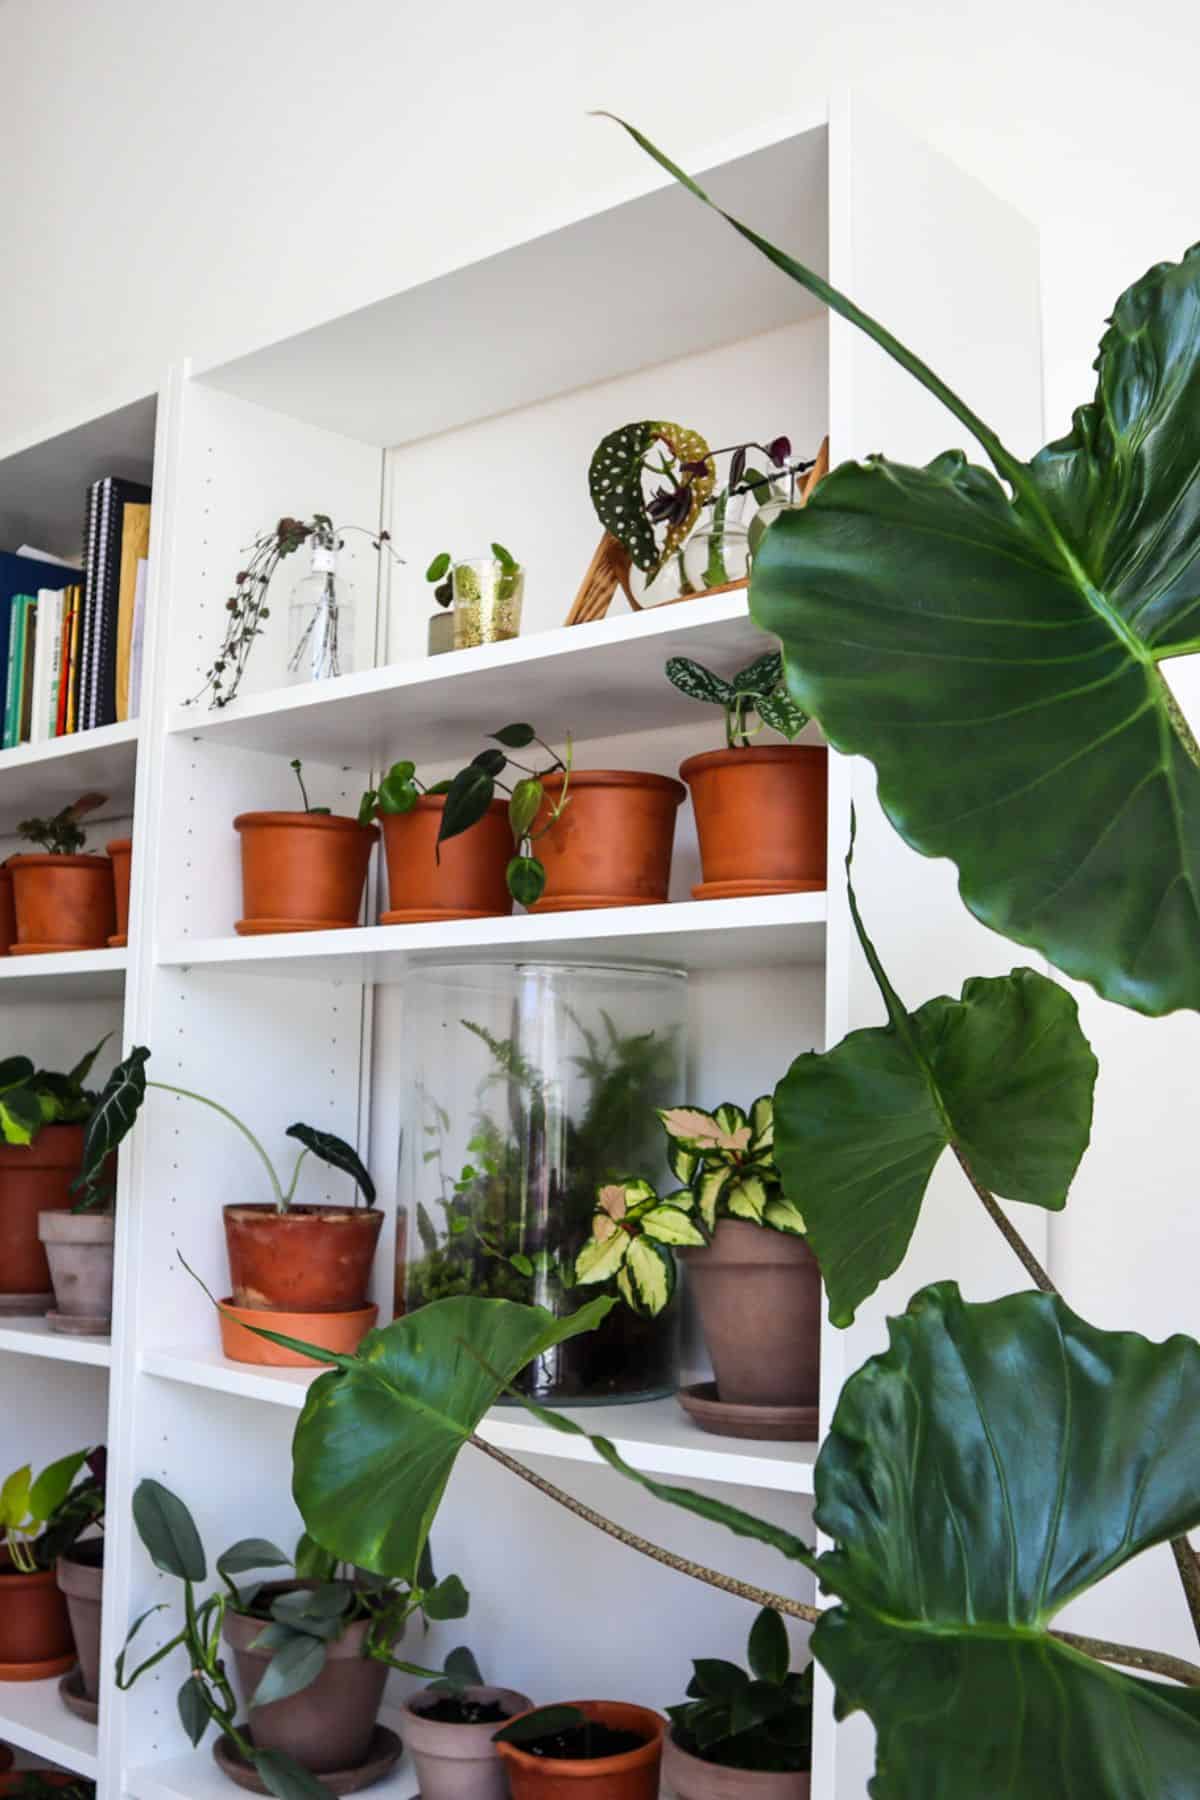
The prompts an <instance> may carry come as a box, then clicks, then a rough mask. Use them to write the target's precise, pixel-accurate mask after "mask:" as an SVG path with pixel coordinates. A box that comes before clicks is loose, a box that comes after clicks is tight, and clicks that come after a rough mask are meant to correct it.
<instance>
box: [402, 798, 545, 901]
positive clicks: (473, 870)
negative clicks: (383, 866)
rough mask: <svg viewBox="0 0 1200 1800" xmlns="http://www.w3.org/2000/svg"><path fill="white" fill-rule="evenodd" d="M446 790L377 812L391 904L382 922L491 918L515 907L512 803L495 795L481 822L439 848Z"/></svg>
mask: <svg viewBox="0 0 1200 1800" xmlns="http://www.w3.org/2000/svg"><path fill="white" fill-rule="evenodd" d="M445 805H446V801H445V796H444V795H442V794H422V796H421V798H420V799H419V800H418V801H417V804H416V805H415V806H414V807H413V809H412V811H411V812H406V813H376V815H375V817H376V818H377V819H378V820H379V822H380V824H381V825H382V826H383V848H384V853H385V855H386V856H387V872H388V899H389V901H390V908H389V910H388V911H387V912H385V913H383V914H382V915H381V917H380V921H379V922H380V924H381V925H413V924H416V923H417V922H418V921H420V920H422V919H488V918H493V917H496V916H498V915H500V914H503V913H510V912H511V911H512V895H511V894H510V893H509V891H508V887H507V885H506V883H505V879H504V873H505V870H506V869H507V867H508V859H509V857H510V856H511V855H512V854H513V840H512V832H511V831H510V830H509V826H508V807H507V806H506V804H505V802H504V801H503V800H493V801H492V804H491V805H490V806H489V807H488V809H487V811H486V812H485V813H484V815H483V817H482V819H480V821H479V823H478V824H477V825H472V827H471V829H470V830H469V831H464V832H463V833H462V834H461V836H459V837H453V838H451V839H450V841H449V843H446V844H443V845H442V848H441V860H440V861H439V860H438V852H437V834H438V832H439V830H440V829H441V824H442V812H443V810H444V808H445Z"/></svg>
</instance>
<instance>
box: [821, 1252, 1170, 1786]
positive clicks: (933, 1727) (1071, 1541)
mask: <svg viewBox="0 0 1200 1800" xmlns="http://www.w3.org/2000/svg"><path fill="white" fill-rule="evenodd" d="M890 1332H891V1344H890V1348H889V1350H888V1351H887V1353H886V1354H885V1355H883V1356H878V1357H875V1358H873V1359H872V1360H871V1361H870V1362H868V1363H867V1364H866V1365H865V1366H864V1367H863V1368H862V1369H860V1370H859V1371H858V1373H857V1374H856V1375H854V1376H852V1377H851V1379H850V1380H849V1382H847V1384H846V1386H845V1388H844V1389H843V1391H842V1396H841V1399H840V1401H839V1402H838V1407H837V1411H836V1413H835V1415H834V1419H833V1424H832V1427H831V1430H830V1434H829V1437H828V1438H827V1440H826V1442H825V1445H824V1446H823V1448H822V1451H821V1455H820V1457H819V1458H818V1461H817V1467H816V1477H815V1480H816V1496H817V1508H816V1521H817V1524H818V1526H819V1527H820V1528H821V1529H822V1530H823V1531H825V1532H826V1533H828V1535H829V1536H830V1538H832V1539H833V1541H834V1543H835V1546H836V1548H835V1549H834V1550H832V1551H830V1552H829V1553H827V1554H826V1555H825V1556H823V1557H822V1558H821V1559H820V1562H819V1564H818V1571H819V1574H820V1576H821V1580H822V1582H823V1584H824V1586H825V1587H826V1589H828V1590H829V1591H831V1592H832V1593H834V1594H836V1595H838V1596H839V1597H840V1599H841V1601H842V1605H840V1606H839V1607H837V1608H836V1609H834V1610H833V1611H831V1612H829V1613H827V1614H826V1616H825V1617H824V1618H823V1619H822V1620H821V1622H820V1624H819V1625H818V1626H817V1629H816V1631H815V1632H814V1634H813V1650H814V1653H815V1654H816V1656H817V1657H818V1658H819V1659H820V1661H821V1662H822V1663H823V1664H824V1665H825V1667H826V1669H827V1670H828V1671H829V1673H830V1675H831V1676H832V1677H833V1680H834V1683H835V1685H836V1688H837V1693H838V1710H839V1716H841V1717H845V1716H846V1715H847V1714H848V1713H851V1712H854V1711H857V1710H859V1709H861V1710H863V1711H865V1712H867V1713H868V1714H869V1715H870V1717H871V1718H872V1720H873V1721H874V1724H875V1727H876V1730H877V1733H878V1747H877V1763H876V1774H875V1779H874V1781H873V1782H872V1783H871V1787H870V1792H871V1794H872V1795H873V1796H874V1797H875V1800H963V1797H964V1796H967V1795H970V1796H984V1795H986V1796H987V1800H1185V1797H1186V1800H1195V1797H1196V1795H1197V1794H1198V1793H1200V1691H1198V1690H1195V1689H1180V1688H1174V1687H1168V1686H1165V1685H1163V1684H1161V1683H1155V1682H1153V1681H1148V1680H1142V1679H1137V1678H1135V1677H1133V1676H1131V1675H1125V1674H1122V1673H1120V1672H1118V1671H1117V1670H1116V1669H1113V1668H1109V1667H1106V1666H1105V1665H1102V1664H1100V1663H1097V1662H1093V1661H1092V1660H1091V1659H1090V1658H1088V1657H1086V1656H1083V1655H1081V1654H1079V1653H1078V1652H1077V1651H1075V1650H1073V1649H1070V1648H1068V1647H1067V1646H1066V1645H1064V1644H1062V1643H1061V1642H1058V1641H1057V1640H1055V1639H1054V1638H1052V1637H1051V1636H1050V1635H1049V1626H1050V1622H1051V1621H1052V1620H1053V1619H1054V1617H1055V1615H1056V1614H1057V1613H1058V1612H1059V1611H1060V1610H1061V1608H1062V1607H1063V1606H1065V1605H1066V1604H1067V1602H1068V1601H1069V1600H1071V1599H1073V1598H1074V1597H1075V1596H1076V1595H1078V1594H1080V1593H1082V1592H1084V1591H1085V1590H1086V1589H1087V1588H1089V1587H1091V1586H1092V1585H1093V1584H1094V1583H1096V1582H1097V1581H1100V1580H1102V1579H1103V1577H1104V1576H1106V1575H1108V1574H1111V1573H1113V1572H1114V1571H1115V1570H1117V1569H1119V1568H1121V1567H1122V1566H1123V1565H1124V1564H1126V1563H1127V1562H1129V1561H1130V1560H1131V1558H1133V1557H1135V1556H1137V1555H1138V1554H1139V1553H1140V1552H1141V1551H1143V1550H1146V1549H1148V1548H1149V1547H1150V1546H1151V1545H1153V1544H1159V1543H1163V1542H1165V1541H1166V1540H1167V1539H1169V1538H1171V1537H1174V1536H1176V1535H1177V1534H1178V1533H1180V1532H1185V1531H1187V1530H1189V1529H1190V1528H1193V1527H1195V1526H1196V1525H1197V1524H1200V1470H1198V1468H1197V1461H1196V1453H1195V1421H1196V1418H1197V1414H1198V1411H1200V1345H1197V1344H1195V1343H1193V1342H1192V1341H1191V1340H1190V1339H1186V1338H1182V1337H1176V1338H1172V1339H1170V1340H1169V1341H1168V1342H1167V1343H1165V1344H1152V1343H1150V1342H1149V1340H1148V1339H1146V1338H1143V1337H1139V1336H1137V1335H1135V1334H1134V1333H1132V1332H1105V1331H1097V1330H1095V1329H1094V1328H1093V1327H1092V1326H1090V1325H1087V1324H1085V1323H1084V1321H1083V1320H1082V1319H1079V1318H1077V1317H1076V1316H1075V1315H1074V1314H1073V1313H1072V1312H1071V1311H1070V1309H1069V1308H1068V1307H1067V1306H1065V1305H1064V1303H1063V1302H1062V1301H1061V1300H1060V1299H1058V1298H1056V1297H1052V1296H1048V1295H1042V1294H1015V1295H1010V1296H1009V1297H1008V1298H1006V1299H1003V1300H997V1301H993V1302H991V1303H990V1304H988V1305H968V1304H967V1303H966V1302H965V1301H963V1299H962V1298H961V1296H960V1295H959V1292H958V1289H957V1287H956V1286H955V1284H954V1283H953V1282H945V1283H942V1284H940V1285H938V1286H936V1287H931V1288H926V1289H925V1290H924V1292H922V1293H920V1294H918V1295H917V1296H916V1297H915V1298H914V1300H913V1301H912V1302H911V1304H910V1306H909V1309H908V1311H907V1313H906V1314H905V1315H904V1316H903V1317H902V1318H900V1319H894V1320H892V1321H891V1326H890Z"/></svg>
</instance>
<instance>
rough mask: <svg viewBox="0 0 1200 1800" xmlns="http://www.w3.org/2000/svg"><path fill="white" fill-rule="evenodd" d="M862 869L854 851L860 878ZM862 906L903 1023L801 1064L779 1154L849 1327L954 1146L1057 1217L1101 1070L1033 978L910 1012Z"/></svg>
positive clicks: (778, 1114)
mask: <svg viewBox="0 0 1200 1800" xmlns="http://www.w3.org/2000/svg"><path fill="white" fill-rule="evenodd" d="M848 871H849V858H847V882H848V883H849V873H848ZM850 906H851V915H852V917H853V920H854V924H855V929H856V930H857V932H858V936H859V941H860V943H861V944H862V947H863V951H864V954H865V955H866V958H867V961H868V963H869V964H870V966H871V971H872V973H873V975H874V977H875V980H876V983H877V985H878V987H879V990H880V992H881V994H882V995H883V999H884V1003H885V1005H886V1007H887V1011H888V1023H887V1024H886V1025H880V1026H871V1027H868V1028H867V1029H865V1030H862V1031H854V1032H851V1033H850V1035H849V1037H846V1038H843V1040H842V1042H841V1043H840V1044H838V1045H837V1047H836V1048H835V1049H833V1050H829V1051H826V1052H825V1053H824V1054H823V1055H819V1054H816V1053H809V1054H807V1055H804V1056H799V1057H797V1059H796V1061H795V1062H794V1063H793V1064H792V1066H791V1068H790V1069H789V1070H788V1072H787V1074H786V1075H785V1076H784V1078H783V1080H782V1081H781V1082H780V1084H779V1086H778V1088H777V1089H776V1091H775V1157H776V1161H777V1163H778V1165H779V1170H780V1173H781V1175H782V1177H783V1186H784V1191H785V1193H786V1194H787V1195H788V1196H790V1197H792V1198H793V1199H794V1200H795V1201H797V1202H799V1203H800V1204H801V1205H802V1206H803V1211H804V1219H805V1224H806V1228H807V1234H808V1238H809V1241H810V1242H811V1244H812V1247H813V1250H814V1252H815V1254H816V1257H817V1260H818V1262H819V1263H820V1265H821V1273H822V1276H823V1278H824V1281H825V1288H826V1291H827V1293H828V1295H829V1314H830V1318H831V1319H832V1320H833V1323H834V1324H835V1325H848V1324H849V1323H850V1321H851V1320H852V1319H853V1317H854V1313H855V1309H856V1308H857V1307H858V1306H859V1305H860V1304H861V1303H862V1301H863V1300H865V1299H866V1298H867V1296H868V1295H869V1294H872V1293H874V1291H875V1289H876V1288H877V1287H878V1286H879V1283H880V1282H881V1281H883V1280H884V1279H885V1277H887V1276H888V1275H891V1274H892V1273H894V1271H895V1270H896V1269H898V1268H899V1266H900V1264H901V1262H902V1261H903V1259H904V1253H905V1251H906V1250H907V1248H908V1244H909V1240H910V1238H911V1237H912V1234H913V1230H914V1227H915V1226H916V1222H917V1218H918V1216H919V1214H920V1210H921V1202H922V1200H923V1199H924V1196H925V1190H926V1188H927V1187H928V1185H929V1179H930V1176H931V1175H932V1174H933V1171H934V1169H935V1167H936V1166H937V1163H938V1161H939V1159H940V1157H941V1155H942V1152H943V1151H944V1150H945V1149H946V1148H947V1147H948V1146H953V1147H954V1149H955V1150H956V1151H959V1152H961V1154H962V1155H963V1156H964V1157H965V1159H966V1161H967V1163H968V1164H969V1165H970V1167H971V1168H972V1169H973V1171H974V1173H975V1175H976V1177H977V1178H978V1180H979V1181H981V1182H982V1183H983V1185H984V1186H985V1187H986V1188H987V1189H988V1190H989V1191H990V1192H992V1193H995V1194H998V1195H999V1196H1001V1198H1003V1199H1005V1200H1019V1201H1023V1202H1024V1203H1025V1204H1027V1205H1032V1206H1042V1207H1046V1208H1048V1209H1050V1210H1051V1211H1058V1210H1059V1209H1060V1208H1061V1207H1062V1206H1063V1205H1064V1204H1065V1203H1066V1197H1067V1190H1068V1188H1069V1187H1070V1184H1071V1180H1072V1178H1073V1176H1074V1174H1075V1170H1076V1169H1077V1168H1078V1166H1079V1161H1080V1158H1081V1157H1082V1155H1083V1152H1084V1150H1085V1149H1086V1148H1087V1144H1088V1138H1089V1136H1090V1133H1091V1123H1092V1092H1093V1089H1094V1087H1095V1082H1096V1071H1097V1064H1096V1058H1095V1056H1094V1055H1093V1054H1092V1049H1091V1046H1090V1045H1089V1043H1088V1041H1087V1039H1086V1038H1085V1037H1084V1035H1083V1032H1082V1030H1081V1029H1080V1025H1079V1009H1078V1007H1077V1006H1076V1004H1075V1001H1074V1000H1073V999H1072V997H1071V995H1070V994H1068V993H1067V992H1066V990H1065V989H1064V988H1061V987H1059V986H1058V985H1057V983H1056V982H1053V981H1050V980H1048V979H1047V978H1046V976H1044V975H1039V974H1037V973H1036V972H1035V971H1034V970H1033V969H1014V970H1013V972H1012V974H1011V975H1003V976H998V977H988V978H983V977H979V978H976V979H974V980H971V981H968V982H966V983H965V984H964V986H963V990H962V997H961V999H959V1000H951V999H949V998H947V997H946V996H944V995H943V996H941V997H940V998H938V999H936V1000H928V1001H926V1003H925V1005H924V1006H922V1007H921V1008H920V1009H919V1010H918V1011H917V1012H915V1013H909V1012H908V1011H906V1009H905V1007H904V1005H903V1003H902V1002H901V1000H900V998H899V996H898V995H897V994H896V992H895V989H894V988H893V987H892V985H891V983H890V981H889V980H888V978H887V975H886V973H885V972H884V969H883V966H882V964H881V963H880V961H879V957H878V955H877V953H876V951H875V947H874V945H873V944H872V943H871V940H870V939H869V938H868V936H867V934H866V931H865V928H864V927H863V923H862V919H861V917H860V915H859V911H858V906H857V903H856V901H855V897H854V890H853V887H850ZM963 1193H964V1205H967V1204H969V1205H972V1206H974V1205H976V1204H977V1202H976V1201H975V1200H974V1198H973V1197H972V1196H971V1195H970V1193H969V1190H967V1189H966V1187H965V1186H964V1190H963Z"/></svg>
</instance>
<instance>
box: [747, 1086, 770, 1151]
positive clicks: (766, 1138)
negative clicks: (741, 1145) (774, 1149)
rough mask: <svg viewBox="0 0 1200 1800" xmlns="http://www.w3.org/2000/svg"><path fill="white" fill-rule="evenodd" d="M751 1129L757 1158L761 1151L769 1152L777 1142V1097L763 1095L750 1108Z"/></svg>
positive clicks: (752, 1144)
mask: <svg viewBox="0 0 1200 1800" xmlns="http://www.w3.org/2000/svg"><path fill="white" fill-rule="evenodd" d="M750 1129H751V1131H752V1132H753V1134H754V1135H753V1136H752V1138H751V1139H750V1142H751V1146H752V1147H753V1150H754V1153H755V1155H756V1156H757V1154H758V1152H759V1151H760V1150H769V1149H770V1148H771V1146H772V1144H774V1142H775V1096H774V1095H773V1094H761V1095H760V1096H759V1098H758V1099H757V1100H756V1101H755V1102H754V1105H753V1106H752V1107H751V1108H750Z"/></svg>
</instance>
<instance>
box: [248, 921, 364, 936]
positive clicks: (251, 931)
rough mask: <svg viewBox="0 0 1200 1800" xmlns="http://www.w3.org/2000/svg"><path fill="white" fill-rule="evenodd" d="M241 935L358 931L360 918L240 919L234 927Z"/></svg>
mask: <svg viewBox="0 0 1200 1800" xmlns="http://www.w3.org/2000/svg"><path fill="white" fill-rule="evenodd" d="M233 929H234V930H235V931H236V932H237V934H238V936H239V937H273V936H274V935H275V933H276V932H279V931H357V930H358V920H357V919H355V920H354V921H353V923H351V924H348V923H347V922H346V920H345V919H305V920H299V919H239V920H238V921H237V923H236V924H235V926H234V928H233Z"/></svg>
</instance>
